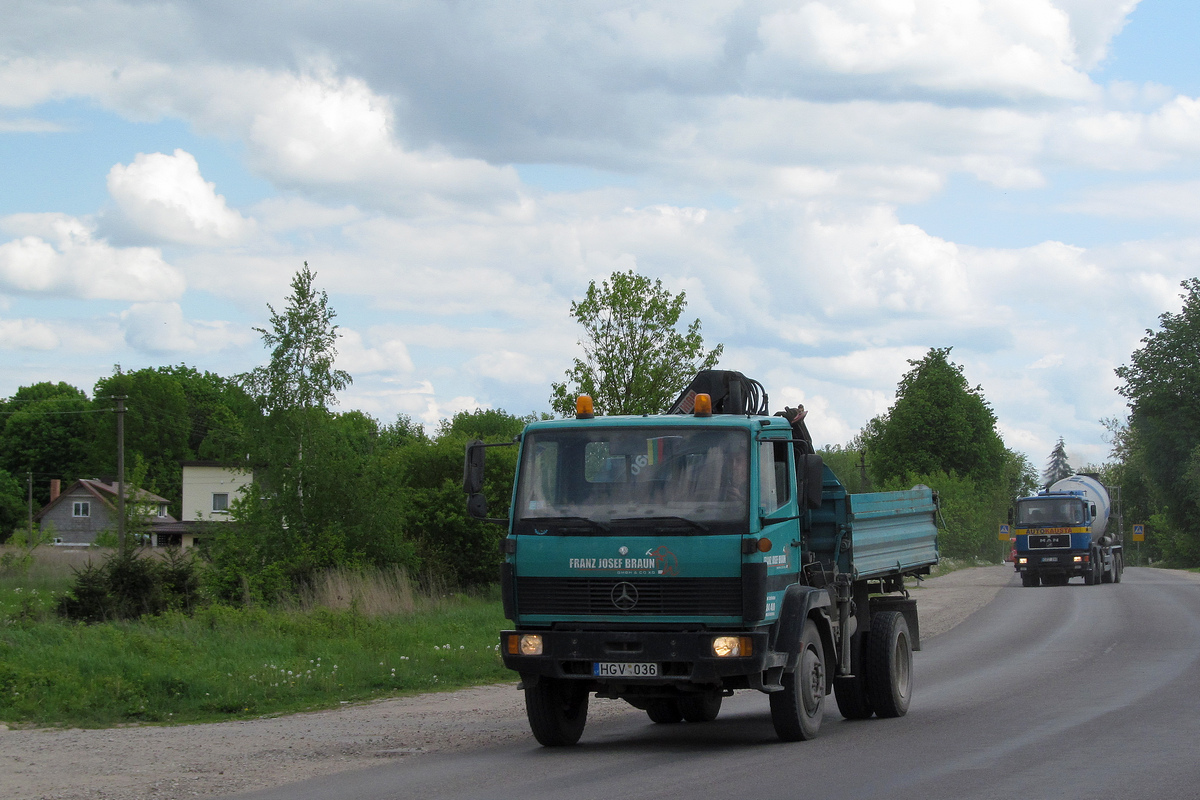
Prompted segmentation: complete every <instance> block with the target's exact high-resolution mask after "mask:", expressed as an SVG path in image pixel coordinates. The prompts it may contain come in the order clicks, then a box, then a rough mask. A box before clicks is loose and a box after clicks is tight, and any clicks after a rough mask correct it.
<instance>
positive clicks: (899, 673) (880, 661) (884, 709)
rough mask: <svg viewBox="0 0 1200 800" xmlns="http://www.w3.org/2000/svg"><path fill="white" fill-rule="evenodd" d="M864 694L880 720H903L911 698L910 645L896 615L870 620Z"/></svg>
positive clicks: (885, 613)
mask: <svg viewBox="0 0 1200 800" xmlns="http://www.w3.org/2000/svg"><path fill="white" fill-rule="evenodd" d="M866 665H867V692H868V694H869V696H870V698H871V707H872V708H874V709H875V713H876V715H878V716H880V717H903V716H904V715H905V714H907V713H908V703H909V700H910V699H911V698H912V642H911V640H910V639H909V635H908V623H907V622H905V621H904V615H903V614H901V613H900V612H899V611H880V612H879V613H878V614H876V615H875V616H873V617H872V618H871V638H870V640H869V646H868V648H867V658H866Z"/></svg>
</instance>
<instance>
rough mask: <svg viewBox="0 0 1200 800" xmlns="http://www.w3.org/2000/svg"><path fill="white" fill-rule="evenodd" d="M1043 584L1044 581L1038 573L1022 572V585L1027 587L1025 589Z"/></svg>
mask: <svg viewBox="0 0 1200 800" xmlns="http://www.w3.org/2000/svg"><path fill="white" fill-rule="evenodd" d="M1041 582H1042V581H1041V579H1040V578H1038V574H1037V573H1036V572H1022V573H1021V585H1022V586H1025V587H1029V586H1037V585H1038V584H1039V583H1041Z"/></svg>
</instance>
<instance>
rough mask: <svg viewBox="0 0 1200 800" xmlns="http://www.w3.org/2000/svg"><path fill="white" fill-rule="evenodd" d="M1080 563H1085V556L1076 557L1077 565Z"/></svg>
mask: <svg viewBox="0 0 1200 800" xmlns="http://www.w3.org/2000/svg"><path fill="white" fill-rule="evenodd" d="M1080 561H1083V556H1075V563H1076V564H1078V563H1079V562H1080Z"/></svg>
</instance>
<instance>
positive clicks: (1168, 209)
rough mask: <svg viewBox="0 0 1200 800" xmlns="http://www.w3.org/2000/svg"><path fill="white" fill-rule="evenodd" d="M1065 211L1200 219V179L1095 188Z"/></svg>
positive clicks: (1138, 216)
mask: <svg viewBox="0 0 1200 800" xmlns="http://www.w3.org/2000/svg"><path fill="white" fill-rule="evenodd" d="M1061 208H1062V210H1064V211H1072V212H1075V213H1081V214H1091V215H1095V216H1100V217H1121V218H1125V219H1137V218H1142V219H1144V218H1158V219H1161V218H1176V219H1186V220H1197V219H1200V181H1179V182H1167V181H1154V182H1149V183H1137V184H1131V185H1124V186H1113V187H1104V188H1091V189H1087V190H1085V191H1084V192H1083V197H1082V198H1081V199H1080V200H1077V201H1075V202H1070V203H1064V204H1062V206H1061Z"/></svg>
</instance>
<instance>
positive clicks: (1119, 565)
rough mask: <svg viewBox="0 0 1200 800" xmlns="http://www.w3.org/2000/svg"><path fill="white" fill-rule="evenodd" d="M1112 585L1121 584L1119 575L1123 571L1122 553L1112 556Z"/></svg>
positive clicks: (1123, 559) (1123, 560)
mask: <svg viewBox="0 0 1200 800" xmlns="http://www.w3.org/2000/svg"><path fill="white" fill-rule="evenodd" d="M1113 566H1114V567H1115V569H1114V570H1113V583H1120V582H1121V573H1122V572H1124V571H1125V556H1124V554H1122V553H1117V554H1116V555H1115V556H1113Z"/></svg>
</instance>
